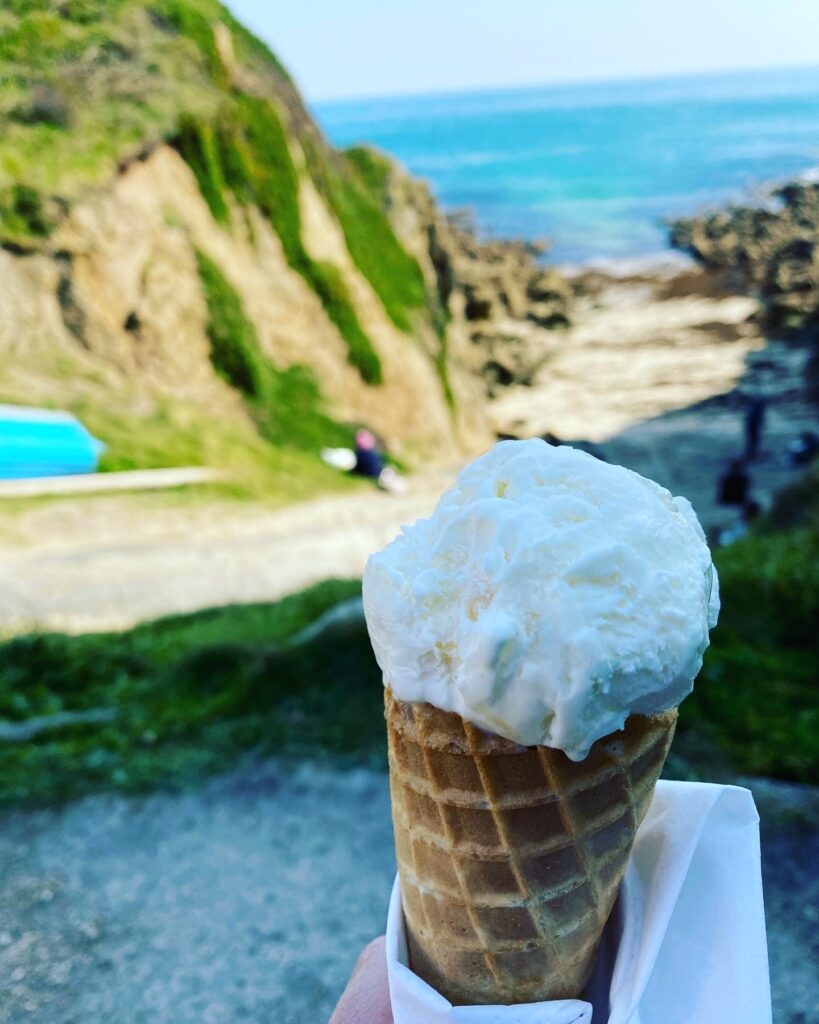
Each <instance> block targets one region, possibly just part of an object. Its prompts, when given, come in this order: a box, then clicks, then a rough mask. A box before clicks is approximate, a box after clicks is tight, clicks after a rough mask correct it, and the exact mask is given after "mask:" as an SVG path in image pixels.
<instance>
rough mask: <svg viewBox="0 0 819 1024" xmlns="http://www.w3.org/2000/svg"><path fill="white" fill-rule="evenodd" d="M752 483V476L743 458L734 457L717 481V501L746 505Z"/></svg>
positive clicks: (721, 503)
mask: <svg viewBox="0 0 819 1024" xmlns="http://www.w3.org/2000/svg"><path fill="white" fill-rule="evenodd" d="M750 484H751V478H750V477H749V476H748V472H747V470H746V469H745V464H744V463H743V461H742V459H733V460H732V461H731V464H730V465H729V466H728V469H727V470H726V471H725V472H724V473H723V474H722V476H721V477H720V478H719V480H718V481H717V501H718V502H719V504H720V505H744V504H745V503H746V501H747V500H748V490H749V488H750Z"/></svg>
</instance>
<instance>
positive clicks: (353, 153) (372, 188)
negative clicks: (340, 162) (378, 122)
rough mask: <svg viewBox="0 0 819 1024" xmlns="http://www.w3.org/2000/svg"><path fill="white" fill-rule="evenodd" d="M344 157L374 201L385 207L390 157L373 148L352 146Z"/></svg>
mask: <svg viewBox="0 0 819 1024" xmlns="http://www.w3.org/2000/svg"><path fill="white" fill-rule="evenodd" d="M344 156H345V158H346V160H347V162H348V163H349V164H350V166H351V167H352V168H353V169H354V170H355V172H356V174H357V175H358V177H359V178H360V179H361V181H362V183H363V185H364V187H365V188H366V189H367V191H368V192H369V193H370V195H371V196H372V197H373V199H375V200H376V201H377V202H379V203H380V204H381V205H382V206H383V204H384V203H385V202H386V198H387V183H388V182H389V177H390V168H391V164H390V160H389V157H387V156H385V155H384V154H383V153H379V152H378V150H377V149H373V148H372V146H351V147H350V148H349V149H345V150H344Z"/></svg>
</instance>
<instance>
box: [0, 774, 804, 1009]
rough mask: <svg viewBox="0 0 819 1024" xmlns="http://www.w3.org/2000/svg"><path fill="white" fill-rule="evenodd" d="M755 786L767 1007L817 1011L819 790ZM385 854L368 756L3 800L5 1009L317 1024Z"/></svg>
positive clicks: (380, 799) (359, 940)
mask: <svg viewBox="0 0 819 1024" xmlns="http://www.w3.org/2000/svg"><path fill="white" fill-rule="evenodd" d="M758 796H759V799H760V805H761V807H762V809H763V816H764V818H765V820H767V821H769V822H770V824H769V826H768V827H767V828H766V833H765V842H764V844H763V850H764V861H765V885H766V898H767V907H768V915H769V939H770V951H771V968H772V976H773V985H774V1006H775V1015H774V1020H775V1021H776V1024H812V1022H814V1021H816V1020H819V967H817V963H819V956H817V954H819V943H817V923H819V877H817V873H816V869H815V865H816V863H817V862H818V861H819V829H817V827H816V821H817V819H816V817H815V816H814V817H813V823H812V824H811V823H810V819H811V816H812V815H814V814H815V810H816V808H817V806H819V795H818V794H817V793H816V791H800V790H796V789H795V788H794V787H782V786H778V785H774V784H767V785H766V786H764V787H761V789H760V792H759V794H758ZM393 871H394V859H393V852H392V836H391V832H390V822H389V796H388V791H387V784H386V777H385V776H384V775H383V774H381V773H378V772H373V771H368V770H364V769H357V770H333V769H331V768H328V767H317V766H315V765H310V764H302V765H299V766H294V767H285V766H281V765H277V764H275V763H272V764H268V765H266V766H264V767H261V768H254V769H250V770H248V769H245V770H242V771H238V772H235V773H233V774H231V775H228V776H225V777H223V778H220V779H216V780H214V781H212V782H210V783H209V784H207V785H206V786H205V787H204V788H203V789H201V790H200V791H197V792H192V793H188V794H184V795H156V796H152V797H149V798H146V799H141V800H137V799H122V798H111V797H91V798H88V799H85V800H83V801H81V802H79V803H77V804H74V805H72V806H68V807H66V808H63V809H60V810H54V811H40V812H36V813H23V812H20V813H14V814H10V815H7V816H6V817H5V819H4V820H2V821H0V1021H2V1022H3V1024H32V1022H38V1024H40V1022H42V1024H80V1022H82V1024H148V1022H150V1024H194V1022H195V1024H235V1022H240V1021H248V1022H253V1024H268V1022H269V1024H296V1022H298V1024H305V1022H316V1024H320V1022H321V1021H323V1020H326V1019H327V1017H328V1016H329V1014H330V1012H331V1009H332V1007H333V1005H334V1004H335V1001H336V999H337V997H338V995H339V993H340V991H341V989H342V988H343V986H344V983H345V981H346V978H347V976H348V974H349V971H350V968H351V967H352V965H353V963H354V961H355V958H356V956H357V954H358V952H359V950H360V949H361V947H362V946H363V945H364V944H365V942H366V941H367V940H368V939H370V938H371V937H373V936H374V935H376V934H378V933H379V932H380V931H383V927H384V921H385V915H386V907H387V900H388V896H389V890H390V884H391V880H392V875H393ZM362 1024H366V1022H362Z"/></svg>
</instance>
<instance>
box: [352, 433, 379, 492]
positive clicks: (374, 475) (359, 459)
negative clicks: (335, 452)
mask: <svg viewBox="0 0 819 1024" xmlns="http://www.w3.org/2000/svg"><path fill="white" fill-rule="evenodd" d="M383 469H384V457H383V455H382V454H381V452H380V451H379V450H378V441H377V440H376V437H375V434H373V433H372V431H370V430H363V429H362V430H357V431H356V432H355V466H354V467H353V472H354V473H357V474H358V475H359V476H368V477H370V478H371V479H373V480H377V479H378V478H379V477H380V476H381V473H382V471H383Z"/></svg>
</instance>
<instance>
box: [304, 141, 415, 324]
mask: <svg viewBox="0 0 819 1024" xmlns="http://www.w3.org/2000/svg"><path fill="white" fill-rule="evenodd" d="M305 141H306V146H305V150H306V155H307V162H308V167H309V169H310V173H311V175H312V177H313V180H314V181H315V182H316V185H317V186H318V188H319V190H320V191H321V192H322V193H323V195H324V197H325V199H326V200H327V202H328V203H329V205H330V207H331V209H332V210H333V212H334V213H335V215H336V216H337V217H338V220H339V223H340V225H341V230H342V231H343V233H344V238H345V241H346V242H347V248H348V249H349V251H350V255H351V256H352V258H353V261H354V262H355V264H356V266H357V267H358V269H359V270H360V271H361V273H362V274H363V275H364V277H366V278H367V280H368V281H369V282H370V284H371V285H372V286H373V290H374V291H375V293H376V295H377V296H378V297H379V299H380V300H381V303H382V305H383V306H384V309H385V310H386V312H387V315H388V316H389V317H390V319H391V320H392V322H393V323H394V324H395V326H396V327H398V328H399V329H400V330H402V331H410V330H411V329H412V327H413V323H412V313H413V311H415V310H425V309H426V308H427V305H428V296H427V291H426V286H425V284H424V276H423V274H422V273H421V268H420V266H419V265H418V261H417V260H415V259H414V258H413V257H412V256H410V255H409V253H408V252H407V251H406V250H405V249H404V248H403V247H402V246H401V244H400V243H399V241H398V239H397V238H396V237H395V234H394V232H393V230H392V227H391V226H390V222H389V220H388V219H387V215H386V213H385V211H384V208H383V194H382V193H381V192H378V191H377V192H375V193H373V192H372V191H371V190H370V185H371V180H372V176H371V175H370V177H369V179H368V177H367V176H366V175H365V176H363V177H362V176H361V175H360V173H359V171H358V169H357V167H356V164H355V161H353V162H350V161H349V160H348V159H345V157H344V156H338V158H337V159H335V158H334V157H335V155H334V154H327V153H326V152H325V151H324V150H323V149H321V148H320V147H319V146H318V145H316V144H315V142H314V140H311V139H307V140H305Z"/></svg>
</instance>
